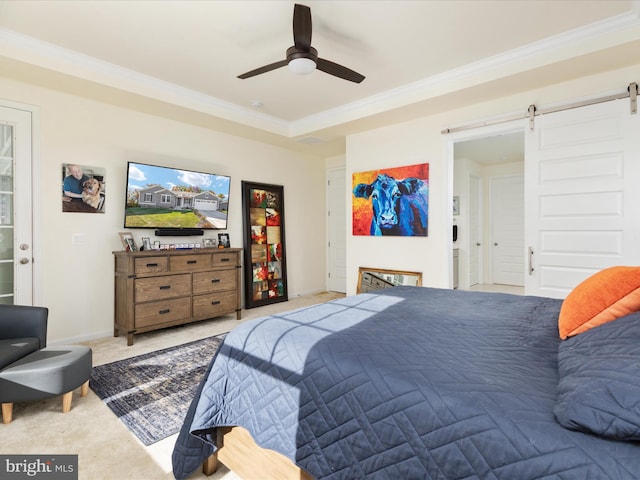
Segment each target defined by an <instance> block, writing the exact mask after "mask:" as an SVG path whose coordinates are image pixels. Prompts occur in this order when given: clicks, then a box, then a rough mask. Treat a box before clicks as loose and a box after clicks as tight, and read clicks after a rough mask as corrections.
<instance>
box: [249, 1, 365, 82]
mask: <svg viewBox="0 0 640 480" xmlns="http://www.w3.org/2000/svg"><path fill="white" fill-rule="evenodd" d="M285 65H288V66H289V70H291V71H292V72H294V73H297V74H301V75H304V74H308V73H311V72H313V71H314V70H315V69H316V68H317V69H318V70H321V71H323V72H325V73H328V74H329V75H333V76H335V77H339V78H343V79H344V80H349V81H350V82H354V83H360V82H362V81H363V80H364V78H365V77H364V75H360V74H359V73H358V72H354V71H353V70H351V69H349V68H347V67H343V66H342V65H338V64H337V63H334V62H331V61H329V60H325V59H324V58H319V57H318V51H317V50H316V49H315V48H313V47H312V46H311V9H310V8H309V7H307V6H305V5H298V4H297V3H296V4H295V6H294V7H293V47H289V48H288V49H287V58H286V59H285V60H280V61H279V62H275V63H271V64H269V65H265V66H263V67H260V68H256V69H255V70H251V71H250V72H247V73H243V74H242V75H238V78H241V79H245V78H250V77H255V76H256V75H260V74H262V73H267V72H270V71H271V70H275V69H277V68H280V67H284V66H285Z"/></svg>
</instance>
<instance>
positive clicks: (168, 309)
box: [158, 308, 171, 315]
mask: <svg viewBox="0 0 640 480" xmlns="http://www.w3.org/2000/svg"><path fill="white" fill-rule="evenodd" d="M170 311H171V309H170V308H167V309H165V310H160V311H159V312H158V313H159V314H160V315H164V314H165V313H169V312H170Z"/></svg>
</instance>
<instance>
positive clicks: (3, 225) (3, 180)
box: [0, 124, 14, 305]
mask: <svg viewBox="0 0 640 480" xmlns="http://www.w3.org/2000/svg"><path fill="white" fill-rule="evenodd" d="M13 159H14V154H13V126H11V125H2V124H0V304H3V305H12V304H13V303H14V298H13V297H14V294H13V292H14V260H13V250H14V224H13V221H14V220H13V219H14V215H13V209H14V207H13V199H14V197H13Z"/></svg>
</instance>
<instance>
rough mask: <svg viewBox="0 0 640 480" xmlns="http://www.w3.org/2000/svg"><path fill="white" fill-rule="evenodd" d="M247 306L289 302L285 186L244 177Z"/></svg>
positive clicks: (243, 211)
mask: <svg viewBox="0 0 640 480" xmlns="http://www.w3.org/2000/svg"><path fill="white" fill-rule="evenodd" d="M242 214H243V226H244V256H245V258H244V265H245V268H244V281H245V308H254V307H260V306H262V305H268V304H271V303H277V302H285V301H287V300H288V299H289V298H288V293H287V268H286V253H285V238H284V187H282V186H281V185H268V184H264V183H254V182H247V181H244V180H243V181H242Z"/></svg>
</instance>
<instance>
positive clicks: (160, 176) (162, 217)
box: [124, 162, 231, 235]
mask: <svg viewBox="0 0 640 480" xmlns="http://www.w3.org/2000/svg"><path fill="white" fill-rule="evenodd" d="M230 186H231V177H228V176H225V175H216V174H213V173H204V172H195V171H192V170H185V169H183V168H174V167H162V166H159V165H147V164H144V163H135V162H128V164H127V196H126V202H125V210H124V226H125V228H155V229H157V231H156V234H157V235H163V234H164V235H170V234H176V235H185V234H191V235H197V234H201V233H202V230H225V229H226V228H227V218H228V210H229V190H230Z"/></svg>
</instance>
